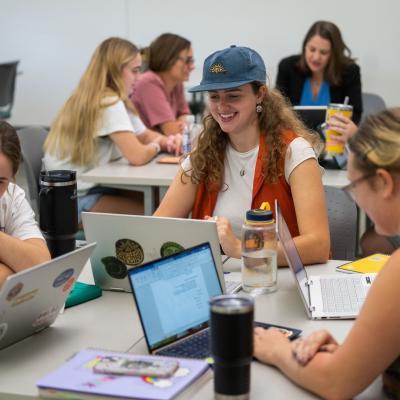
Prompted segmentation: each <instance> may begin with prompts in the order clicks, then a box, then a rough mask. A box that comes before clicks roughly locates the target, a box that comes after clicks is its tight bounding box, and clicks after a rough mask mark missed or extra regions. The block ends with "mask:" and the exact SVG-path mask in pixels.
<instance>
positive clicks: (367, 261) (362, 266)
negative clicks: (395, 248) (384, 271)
mask: <svg viewBox="0 0 400 400" xmlns="http://www.w3.org/2000/svg"><path fill="white" fill-rule="evenodd" d="M389 257H390V256H388V255H386V254H380V253H375V254H372V255H370V256H368V257H364V258H361V259H360V260H356V261H352V262H349V263H347V264H343V265H340V266H339V267H336V270H337V271H340V272H350V273H351V272H358V273H360V274H370V273H372V272H379V271H380V270H381V268H382V267H383V266H384V265H385V263H386V261H387V260H388V259H389Z"/></svg>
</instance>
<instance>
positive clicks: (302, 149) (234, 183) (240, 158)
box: [182, 137, 316, 238]
mask: <svg viewBox="0 0 400 400" xmlns="http://www.w3.org/2000/svg"><path fill="white" fill-rule="evenodd" d="M257 155H258V146H257V147H255V148H254V149H251V150H250V151H247V152H245V153H239V152H238V151H236V150H235V149H234V148H233V147H232V146H231V145H230V144H228V146H227V149H226V158H225V162H224V183H225V185H224V186H223V188H222V191H220V192H219V193H218V197H217V203H216V204H215V208H214V212H213V216H216V215H219V216H223V217H227V218H228V219H229V221H230V223H231V225H232V229H233V232H234V233H235V236H236V237H238V238H240V234H241V229H242V225H243V220H244V217H245V213H246V211H247V210H249V209H250V208H251V200H252V193H253V181H254V172H255V168H256V162H257ZM309 158H315V159H316V155H315V152H314V150H313V148H312V146H311V144H310V143H309V142H308V141H307V140H305V139H304V138H302V137H298V138H296V139H294V140H293V141H292V142H291V143H290V145H289V146H288V148H287V150H286V155H285V179H286V182H288V183H289V177H290V174H291V173H292V172H293V170H294V169H295V168H296V167H297V166H298V165H300V164H301V163H302V162H303V161H305V160H308V159H309ZM182 168H183V170H185V171H188V170H190V169H191V164H190V159H189V157H187V158H186V159H185V160H184V161H183V162H182ZM241 171H242V174H241ZM243 171H244V174H243ZM260 205H261V204H260Z"/></svg>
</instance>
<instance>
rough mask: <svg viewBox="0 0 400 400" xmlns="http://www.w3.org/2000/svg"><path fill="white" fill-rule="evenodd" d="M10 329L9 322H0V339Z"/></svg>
mask: <svg viewBox="0 0 400 400" xmlns="http://www.w3.org/2000/svg"><path fill="white" fill-rule="evenodd" d="M7 329H8V324H7V322H3V323H1V324H0V340H1V339H3V337H4V336H5V335H6V333H7Z"/></svg>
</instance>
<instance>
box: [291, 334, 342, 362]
mask: <svg viewBox="0 0 400 400" xmlns="http://www.w3.org/2000/svg"><path fill="white" fill-rule="evenodd" d="M291 346H292V354H293V357H294V358H295V359H296V360H297V362H298V363H299V364H301V365H306V364H307V363H308V362H309V361H310V360H311V359H312V358H314V356H315V355H316V354H317V353H318V352H327V353H333V352H334V351H336V349H337V348H338V343H337V342H336V340H335V339H334V338H333V336H332V335H331V334H330V333H329V332H328V331H326V330H324V329H323V330H319V331H316V332H314V333H312V334H311V335H309V336H307V337H306V338H305V339H297V340H295V341H294V342H293V343H291Z"/></svg>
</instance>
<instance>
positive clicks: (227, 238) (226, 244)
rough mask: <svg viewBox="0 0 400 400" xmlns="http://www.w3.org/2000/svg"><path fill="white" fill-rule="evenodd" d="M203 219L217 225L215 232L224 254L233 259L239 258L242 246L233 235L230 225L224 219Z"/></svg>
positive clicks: (227, 220)
mask: <svg viewBox="0 0 400 400" xmlns="http://www.w3.org/2000/svg"><path fill="white" fill-rule="evenodd" d="M204 219H207V220H210V221H215V222H216V224H217V232H218V239H219V243H220V244H221V247H222V250H223V251H224V253H225V254H226V255H227V256H229V257H233V258H240V257H241V253H242V246H241V243H240V240H239V239H237V238H236V236H235V234H234V233H233V230H232V226H231V223H230V222H229V219H228V218H226V217H216V216H215V217H209V216H206V217H204Z"/></svg>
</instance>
